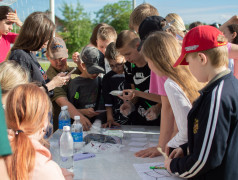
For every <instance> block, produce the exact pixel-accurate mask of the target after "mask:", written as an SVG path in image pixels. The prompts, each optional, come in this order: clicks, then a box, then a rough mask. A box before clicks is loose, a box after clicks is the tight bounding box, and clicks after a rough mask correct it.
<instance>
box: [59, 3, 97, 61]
mask: <svg viewBox="0 0 238 180" xmlns="http://www.w3.org/2000/svg"><path fill="white" fill-rule="evenodd" d="M60 10H61V12H62V14H63V16H64V19H63V20H61V22H62V24H63V27H64V28H63V32H59V35H60V36H62V37H63V39H64V40H65V42H66V46H67V48H68V50H69V56H70V57H72V53H73V52H75V51H79V50H81V49H82V47H84V46H85V45H87V44H88V43H89V39H90V36H91V31H92V23H91V20H90V16H89V14H87V13H86V12H84V8H83V7H82V6H81V5H80V3H79V1H77V5H76V7H74V5H73V4H68V3H66V2H64V4H63V6H62V7H61V8H60Z"/></svg>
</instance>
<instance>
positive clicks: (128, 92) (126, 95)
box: [120, 89, 136, 101]
mask: <svg viewBox="0 0 238 180" xmlns="http://www.w3.org/2000/svg"><path fill="white" fill-rule="evenodd" d="M135 96H136V94H135V90H134V89H124V90H123V95H122V96H120V98H121V99H123V100H127V101H130V100H132V99H133V98H134V97H135Z"/></svg>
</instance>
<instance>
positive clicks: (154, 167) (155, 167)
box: [150, 166, 166, 169]
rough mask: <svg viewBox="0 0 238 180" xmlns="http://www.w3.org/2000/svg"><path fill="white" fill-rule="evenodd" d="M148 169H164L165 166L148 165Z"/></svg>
mask: <svg viewBox="0 0 238 180" xmlns="http://www.w3.org/2000/svg"><path fill="white" fill-rule="evenodd" d="M150 169H166V168H165V167H158V166H150Z"/></svg>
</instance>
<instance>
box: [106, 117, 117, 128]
mask: <svg viewBox="0 0 238 180" xmlns="http://www.w3.org/2000/svg"><path fill="white" fill-rule="evenodd" d="M111 126H121V125H120V124H119V123H117V122H115V121H114V119H107V123H105V124H103V125H102V127H103V128H106V127H109V128H110V127H111Z"/></svg>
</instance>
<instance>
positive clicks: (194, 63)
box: [0, 3, 238, 180]
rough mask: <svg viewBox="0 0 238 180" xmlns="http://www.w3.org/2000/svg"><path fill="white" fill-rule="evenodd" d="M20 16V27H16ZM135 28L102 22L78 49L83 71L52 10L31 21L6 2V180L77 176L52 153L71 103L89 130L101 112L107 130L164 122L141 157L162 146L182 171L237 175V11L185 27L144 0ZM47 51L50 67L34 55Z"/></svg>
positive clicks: (2, 30) (2, 51) (169, 163)
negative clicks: (50, 137) (51, 136)
mask: <svg viewBox="0 0 238 180" xmlns="http://www.w3.org/2000/svg"><path fill="white" fill-rule="evenodd" d="M14 23H15V24H16V25H17V26H19V27H21V29H20V32H19V34H15V33H11V32H10V31H11V30H12V29H13V28H12V25H13V24H14ZM129 28H130V30H123V31H122V32H120V33H119V34H117V33H116V30H115V29H114V28H113V27H112V26H110V25H108V24H105V23H103V22H102V23H100V24H98V25H97V26H95V28H94V29H93V32H92V36H91V38H90V40H89V43H88V45H86V46H85V47H84V48H83V49H82V51H81V52H75V53H73V55H72V59H73V61H74V63H75V67H76V71H74V70H73V69H74V67H69V66H68V64H67V58H68V50H67V47H66V44H65V42H64V40H63V39H62V38H61V37H60V36H58V35H57V34H56V36H55V37H54V34H55V25H54V23H53V22H52V21H51V20H50V19H49V17H48V16H47V15H46V14H45V13H43V12H34V13H32V14H30V15H29V16H28V17H27V18H26V19H25V21H24V23H22V22H21V21H20V20H19V18H18V16H17V13H16V11H13V10H12V9H11V8H10V7H8V6H0V82H1V93H0V94H1V101H0V102H1V103H2V104H1V106H0V113H1V118H0V122H1V126H0V143H1V146H0V172H1V175H2V177H3V178H4V179H11V180H27V179H42V178H45V179H73V176H74V175H73V174H72V173H70V172H68V171H67V170H66V169H63V168H60V167H59V165H58V164H56V163H55V162H54V161H52V160H51V154H50V151H49V150H48V149H47V141H46V139H45V138H44V135H45V134H46V132H47V130H48V127H49V126H50V121H51V118H52V116H53V120H52V121H53V129H54V131H56V130H57V129H58V123H59V122H58V116H59V113H60V108H61V107H62V106H68V111H69V114H70V117H71V119H72V122H73V118H74V116H80V122H81V124H82V126H83V129H84V130H85V131H88V130H89V129H90V128H91V126H92V123H93V122H94V121H95V120H96V119H99V120H101V121H102V126H103V127H111V126H120V125H142V126H160V136H159V140H158V145H157V146H156V147H150V148H148V149H145V150H142V151H139V152H136V153H135V156H137V157H141V158H145V157H150V158H152V157H156V156H160V155H161V153H160V152H159V151H158V150H157V148H158V147H159V148H161V149H162V151H164V152H165V153H166V154H167V156H168V158H165V162H164V163H165V167H166V168H167V170H168V171H169V172H171V173H174V174H175V175H177V176H180V177H183V178H191V179H226V180H229V179H230V180H231V179H232V180H233V179H236V178H238V172H237V171H236V169H235V165H236V162H237V161H238V149H237V147H238V146H236V144H237V142H238V141H237V140H236V138H237V136H238V125H237V121H238V115H237V109H238V80H237V78H238V63H237V61H238V45H237V44H238V34H237V33H238V16H233V17H231V18H230V19H229V20H228V21H227V22H225V23H224V24H222V25H220V26H219V27H218V26H217V25H216V26H215V25H203V24H202V23H201V22H199V21H196V22H194V23H191V24H190V26H189V29H186V28H185V25H184V22H183V20H182V18H181V17H180V16H179V15H178V14H176V13H169V14H168V15H167V16H166V17H165V18H164V17H161V16H160V15H159V12H158V10H157V9H156V8H155V7H153V6H152V5H150V4H148V3H144V4H141V5H139V6H137V7H136V8H135V9H134V10H133V12H132V13H131V15H130V21H129ZM10 44H13V46H12V47H11V48H10ZM42 48H45V49H46V52H45V53H46V54H45V56H46V57H47V59H48V60H49V62H50V66H49V68H48V69H47V71H46V72H45V71H44V69H43V68H42V67H41V65H40V64H39V62H38V61H37V59H36V56H35V52H36V51H38V50H41V49H42ZM72 70H73V71H74V72H73V71H72ZM71 72H73V74H74V78H71V74H72V73H71ZM113 91H114V92H115V91H117V92H118V91H119V92H122V93H119V94H116V96H115V95H113V94H112V92H113ZM103 110H104V111H103ZM4 112H5V115H4Z"/></svg>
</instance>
